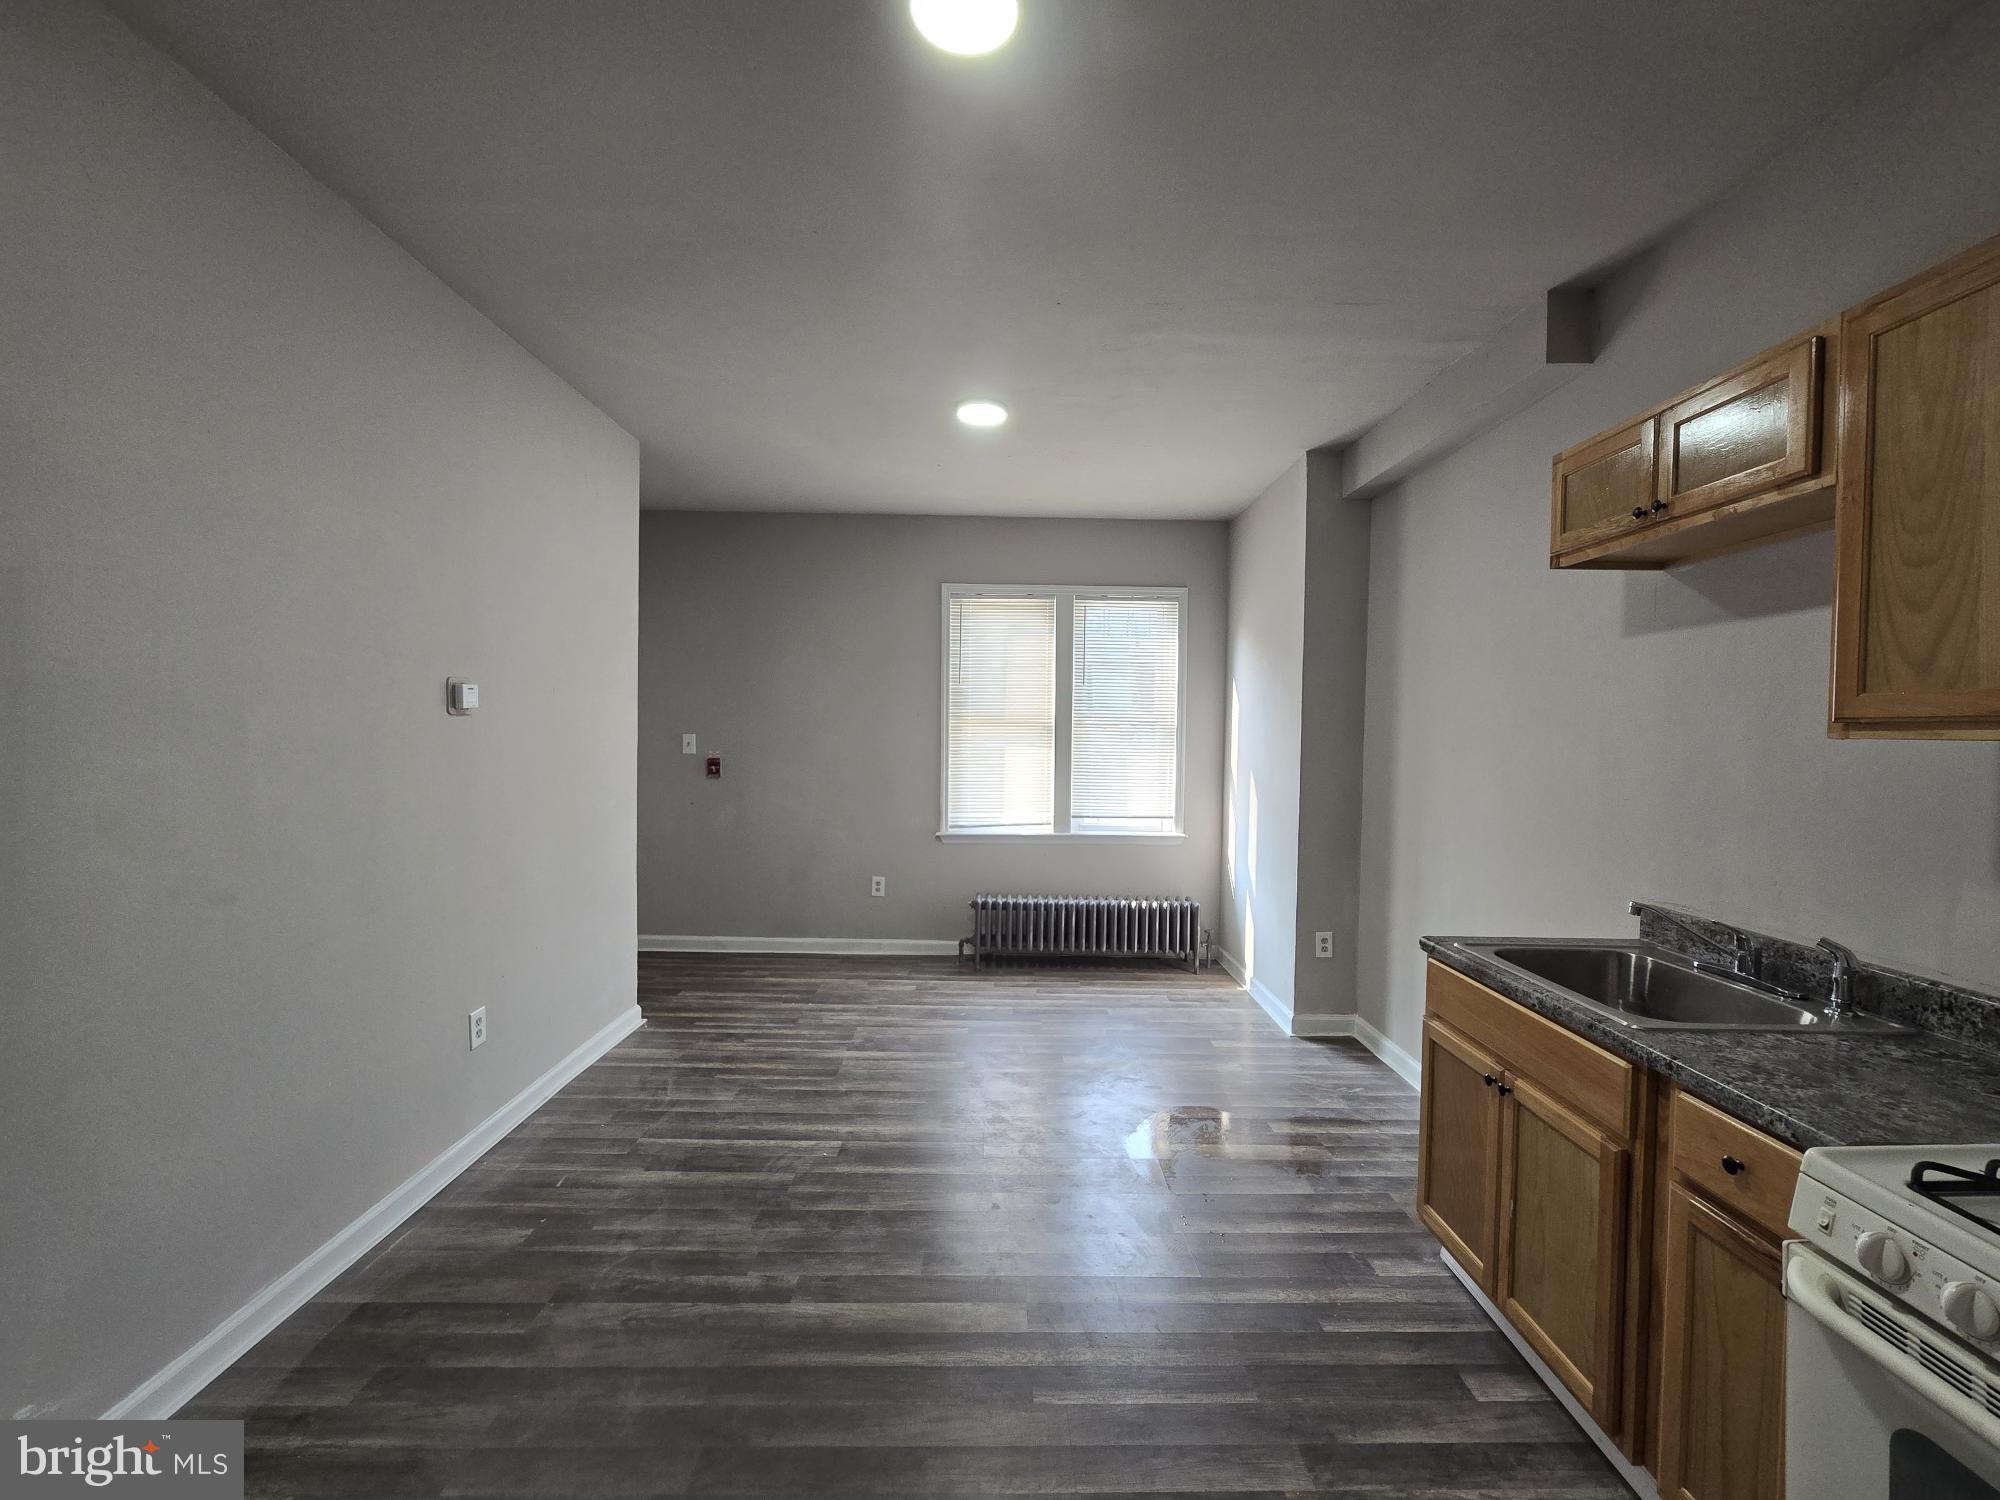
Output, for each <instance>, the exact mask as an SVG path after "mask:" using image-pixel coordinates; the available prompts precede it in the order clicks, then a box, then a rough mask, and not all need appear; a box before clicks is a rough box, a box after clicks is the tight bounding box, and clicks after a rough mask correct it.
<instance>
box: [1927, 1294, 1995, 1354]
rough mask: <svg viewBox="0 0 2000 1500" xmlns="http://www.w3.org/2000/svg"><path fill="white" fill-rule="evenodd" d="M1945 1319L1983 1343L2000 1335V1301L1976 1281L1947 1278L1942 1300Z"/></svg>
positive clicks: (1963, 1332)
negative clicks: (1949, 1279) (1948, 1279)
mask: <svg viewBox="0 0 2000 1500" xmlns="http://www.w3.org/2000/svg"><path fill="white" fill-rule="evenodd" d="M1938 1300H1939V1301H1941V1302H1942V1303H1943V1304H1944V1320H1945V1322H1947V1323H1949V1324H1951V1326H1952V1327H1954V1328H1956V1329H1957V1330H1958V1331H1959V1332H1960V1333H1962V1334H1964V1335H1965V1336H1966V1337H1967V1338H1973V1339H1978V1340H1979V1341H1980V1342H1981V1343H1986V1342H1989V1341H1990V1340H1992V1339H1995V1338H2000V1302H1995V1301H1994V1300H1993V1295H1992V1293H1990V1292H1988V1291H1987V1290H1986V1289H1985V1288H1984V1287H1982V1286H1980V1285H1979V1284H1978V1283H1977V1282H1974V1281H1947V1282H1946V1283H1945V1284H1944V1292H1943V1293H1942V1295H1941V1296H1940V1297H1939V1299H1938Z"/></svg>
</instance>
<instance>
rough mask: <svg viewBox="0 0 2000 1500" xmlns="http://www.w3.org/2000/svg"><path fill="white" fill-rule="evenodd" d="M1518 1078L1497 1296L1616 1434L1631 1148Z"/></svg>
mask: <svg viewBox="0 0 2000 1500" xmlns="http://www.w3.org/2000/svg"><path fill="white" fill-rule="evenodd" d="M1510 1084H1511V1097H1510V1098H1509V1100H1508V1105H1507V1108H1506V1110H1505V1113H1504V1116H1503V1124H1502V1127H1501V1168H1500V1178H1501V1192H1502V1196H1503V1201H1504V1203H1505V1205H1506V1206H1505V1208H1504V1209H1503V1211H1502V1215H1501V1238H1500V1252H1499V1289H1498V1296H1497V1297H1496V1298H1495V1300H1496V1301H1497V1302H1498V1303H1499V1305H1500V1309H1501V1311H1502V1312H1504V1313H1505V1314H1506V1315H1507V1318H1508V1320H1509V1321H1510V1322H1512V1323H1513V1324H1514V1326H1515V1327H1516V1328H1518V1329H1520V1330H1521V1335H1522V1337H1524V1338H1525V1339H1527V1341H1528V1342H1529V1344H1531V1345H1532V1346H1533V1347H1534V1349H1535V1352H1536V1353H1538V1354H1540V1355H1541V1356H1542V1358H1543V1359H1544V1360H1546V1361H1547V1362H1548V1364H1549V1366H1550V1368H1552V1369H1553V1370H1554V1371H1555V1372H1556V1374H1557V1375H1558V1376H1560V1377H1561V1379H1562V1380H1563V1382H1564V1383H1565V1384H1566V1385H1568V1386H1569V1388H1570V1391H1571V1392H1572V1394H1574V1395H1575V1396H1576V1398H1577V1400H1578V1401H1579V1402H1581V1403H1582V1404H1583V1407H1584V1409H1585V1410H1586V1411H1588V1412H1589V1413H1590V1414H1591V1416H1592V1417H1593V1418H1595V1419H1596V1421H1597V1424H1598V1425H1599V1426H1600V1427H1602V1428H1604V1429H1605V1431H1606V1432H1611V1433H1615V1431H1616V1429H1617V1426H1618V1423H1617V1389H1616V1386H1617V1371H1618V1354H1619V1349H1618V1310H1619V1306H1620V1301H1619V1299H1620V1295H1621V1293H1622V1290H1623V1284H1624V1269H1625V1268H1624V1253H1625V1180H1626V1168H1627V1164H1628V1163H1627V1156H1628V1153H1627V1152H1626V1150H1625V1148H1623V1147H1622V1146H1618V1145H1616V1144H1614V1143H1613V1142H1611V1141H1610V1140H1608V1139H1607V1138H1605V1137H1604V1136H1603V1135H1602V1134H1600V1133H1599V1132H1598V1131H1597V1130H1596V1128H1595V1127H1593V1126H1592V1125H1590V1124H1589V1123H1588V1122H1587V1121H1585V1120H1583V1119H1581V1118H1579V1117H1578V1116H1577V1115H1575V1114H1574V1113H1572V1112H1571V1111H1570V1110H1568V1109H1566V1108H1564V1107H1563V1105H1562V1104H1560V1103H1559V1102H1558V1101H1557V1100H1556V1099H1555V1098H1553V1097H1552V1096H1551V1095H1549V1094H1547V1093H1545V1092H1543V1091H1542V1090H1540V1089H1538V1088H1536V1087H1535V1086H1534V1085H1533V1084H1531V1083H1529V1082H1527V1081H1526V1080H1523V1079H1512V1080H1510Z"/></svg>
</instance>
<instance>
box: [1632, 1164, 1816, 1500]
mask: <svg viewBox="0 0 2000 1500" xmlns="http://www.w3.org/2000/svg"><path fill="white" fill-rule="evenodd" d="M1663 1248H1664V1251H1665V1256H1666V1271H1665V1278H1664V1290H1663V1296H1662V1313H1661V1322H1662V1324H1663V1327H1662V1335H1663V1338H1664V1349H1663V1352H1662V1360H1661V1370H1660V1469H1659V1478H1660V1493H1661V1495H1662V1496H1664V1497H1666V1500H1781V1497H1782V1496H1783V1494H1784V1488H1785V1480H1784V1473H1785V1294H1784V1292H1783V1290H1782V1287H1781V1283H1780V1280H1779V1273H1778V1265H1779V1256H1778V1249H1777V1246H1776V1244H1775V1243H1773V1242H1770V1241H1766V1240H1764V1239H1762V1238H1761V1237H1759V1236H1757V1235H1754V1234H1752V1233H1750V1232H1749V1231H1748V1230H1747V1229H1746V1228H1745V1227H1744V1226H1743V1225H1741V1224H1739V1223H1737V1222H1736V1221H1734V1220H1733V1219H1731V1218H1729V1217H1728V1216H1727V1215H1725V1214H1722V1213H1719V1212H1717V1211H1716V1210H1715V1209H1714V1208H1711V1207H1710V1206H1709V1205H1708V1204H1706V1203H1704V1202H1702V1201H1701V1200H1700V1199H1699V1198H1696V1197H1694V1196H1692V1195H1691V1194H1690V1193H1688V1191H1687V1190H1686V1189H1685V1188H1682V1187H1680V1186H1678V1185H1676V1186H1673V1187H1670V1188H1668V1190H1667V1224H1666V1238H1665V1242H1664V1246H1663Z"/></svg>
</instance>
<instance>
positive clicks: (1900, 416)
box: [1833, 242, 2000, 734]
mask: <svg viewBox="0 0 2000 1500" xmlns="http://www.w3.org/2000/svg"><path fill="white" fill-rule="evenodd" d="M1840 383H1841V401H1842V408H1843V411H1844V413H1845V417H1844V419H1843V430H1842V444H1843V451H1842V454H1841V479H1840V491H1839V502H1838V509H1837V522H1836V525H1837V530H1838V546H1837V551H1836V562H1835V586H1834V711H1833V717H1834V720H1835V722H1836V723H1841V722H1846V723H1853V724H1859V725H1863V726H1866V725H1869V724H1871V723H1881V722H1882V721H1885V720H1903V721H1906V722H1910V723H1912V724H1928V725H1930V726H1933V727H1948V726H1950V725H1952V724H1959V725H1978V726H1981V727H1986V728H1990V729H1992V730H1993V731H1994V732H1995V733H1996V734H2000V242H1996V244H1995V245H1992V246H1988V247H1986V248H1985V249H1984V250H1982V251H1979V252H1975V253H1974V254H1973V255H1971V256H1965V257H1961V258H1960V259H1959V260H1958V261H1955V262H1951V263H1949V264H1948V265H1946V266H1944V267H1941V268H1940V269H1939V270H1938V271H1936V272H1933V273H1931V274H1930V275H1929V276H1926V277H1923V278H1920V279H1919V280H1918V281H1916V282H1913V283H1910V284H1908V285H1907V286H1905V287H1901V288H1898V289H1897V290H1895V291H1893V292H1890V293H1886V294H1884V296H1882V297H1880V298H1877V299H1876V300H1875V301H1873V302H1870V303H1865V304H1863V305H1862V306H1861V307H1859V308H1856V309H1854V310H1853V311H1852V312H1850V313H1849V314H1848V315H1847V317H1846V319H1845V320H1844V321H1843V323H1842V332H1841V358H1840Z"/></svg>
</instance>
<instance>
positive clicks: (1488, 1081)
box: [1486, 1073, 1500, 1089]
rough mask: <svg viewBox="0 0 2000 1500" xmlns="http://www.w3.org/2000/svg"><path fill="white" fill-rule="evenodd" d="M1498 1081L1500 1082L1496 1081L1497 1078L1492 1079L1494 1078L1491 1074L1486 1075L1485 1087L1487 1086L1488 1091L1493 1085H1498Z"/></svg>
mask: <svg viewBox="0 0 2000 1500" xmlns="http://www.w3.org/2000/svg"><path fill="white" fill-rule="evenodd" d="M1499 1081H1500V1080H1499V1079H1497V1078H1495V1077H1494V1076H1493V1075H1492V1074H1491V1073H1488V1074H1487V1075H1486V1086H1487V1087H1488V1088H1489V1089H1490V1088H1492V1087H1493V1085H1494V1084H1496V1083H1498V1082H1499Z"/></svg>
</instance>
